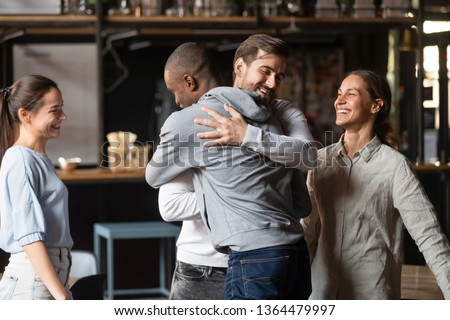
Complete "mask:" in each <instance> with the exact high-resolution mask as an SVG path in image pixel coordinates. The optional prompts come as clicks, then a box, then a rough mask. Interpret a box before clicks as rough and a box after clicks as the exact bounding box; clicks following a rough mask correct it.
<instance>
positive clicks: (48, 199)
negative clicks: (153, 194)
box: [0, 75, 73, 300]
mask: <svg viewBox="0 0 450 320" xmlns="http://www.w3.org/2000/svg"><path fill="white" fill-rule="evenodd" d="M62 108H63V100H62V96H61V92H60V90H59V89H58V86H57V84H56V83H55V82H53V81H52V80H50V79H48V78H46V77H43V76H40V75H29V76H25V77H23V78H21V79H19V80H17V81H16V82H15V83H14V84H13V85H12V86H10V87H6V88H3V89H1V90H0V123H1V125H0V248H1V249H2V250H3V251H5V252H7V253H10V259H9V263H8V265H7V266H6V268H5V271H4V273H3V277H2V279H1V280H0V299H22V300H24V299H27V300H40V299H41V300H49V299H71V297H72V296H71V294H70V291H69V290H68V279H69V272H70V265H71V256H70V249H71V248H72V245H73V241H72V237H71V235H70V230H69V215H68V192H67V188H66V187H65V185H64V184H63V182H62V181H61V180H60V179H59V177H58V175H57V174H56V171H55V168H54V166H53V163H52V161H51V160H50V159H49V158H48V157H47V155H46V153H45V150H46V144H47V141H48V140H50V139H54V138H56V137H58V136H59V132H60V128H61V123H62V121H63V120H65V119H66V114H65V113H64V111H63V109H62Z"/></svg>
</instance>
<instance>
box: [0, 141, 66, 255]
mask: <svg viewBox="0 0 450 320" xmlns="http://www.w3.org/2000/svg"><path fill="white" fill-rule="evenodd" d="M36 241H43V242H44V244H45V246H46V247H47V248H51V247H64V248H71V247H72V245H73V240H72V237H71V235H70V228H69V212H68V191H67V188H66V186H65V185H64V183H63V182H62V181H61V179H59V177H58V175H57V173H56V171H55V168H54V166H53V163H52V162H51V160H50V159H48V158H47V157H45V156H43V155H41V154H39V153H37V152H35V151H33V150H31V149H28V148H25V147H20V146H15V147H11V148H9V149H8V150H7V151H6V153H5V155H4V157H3V161H2V164H1V167H0V248H1V249H2V250H4V251H5V252H9V253H17V252H21V251H23V248H22V246H24V245H27V244H30V243H33V242H36Z"/></svg>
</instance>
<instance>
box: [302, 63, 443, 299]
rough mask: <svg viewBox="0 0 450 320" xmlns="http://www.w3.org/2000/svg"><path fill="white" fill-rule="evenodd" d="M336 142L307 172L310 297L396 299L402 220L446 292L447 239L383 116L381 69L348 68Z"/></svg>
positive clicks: (387, 104) (385, 90)
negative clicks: (339, 136)
mask: <svg viewBox="0 0 450 320" xmlns="http://www.w3.org/2000/svg"><path fill="white" fill-rule="evenodd" d="M334 108H335V110H336V124H337V125H339V126H341V127H343V128H344V129H345V132H344V134H343V135H342V137H341V139H340V141H339V142H337V143H335V144H333V145H330V146H327V147H325V148H323V149H321V150H319V153H318V163H319V166H318V167H317V168H315V169H313V170H311V171H310V172H309V173H308V178H307V185H308V189H309V192H310V196H311V202H312V205H313V210H312V213H311V215H310V216H309V217H307V218H305V219H303V220H302V224H303V227H304V229H305V237H306V240H307V243H308V246H309V250H310V255H311V263H312V265H311V272H312V274H311V281H312V294H311V297H310V299H400V297H401V292H400V288H401V283H400V281H401V270H402V264H403V261H402V259H403V226H405V227H406V229H407V230H408V232H409V233H410V235H411V237H412V238H413V239H414V240H415V242H416V244H417V246H418V248H419V250H420V251H421V252H422V253H423V255H424V257H425V260H426V262H427V264H428V266H429V267H430V269H431V271H432V272H433V274H434V275H435V277H436V279H437V283H438V285H439V287H440V288H441V290H442V293H443V294H444V297H445V298H446V299H450V246H449V242H448V239H447V238H446V236H445V234H443V232H442V230H441V227H440V225H439V220H438V218H437V216H436V212H435V209H434V208H433V205H432V204H431V202H430V201H429V199H428V197H427V195H426V193H425V191H424V189H423V187H422V186H421V184H420V182H419V180H418V179H417V178H416V176H415V175H414V173H413V171H412V170H411V166H410V163H409V161H408V160H407V159H406V158H405V157H404V156H403V155H402V154H401V153H400V152H398V151H397V150H396V149H395V147H396V145H397V144H396V141H395V138H394V135H393V132H392V127H391V125H390V124H389V119H388V117H389V112H390V109H391V91H390V89H389V85H388V82H387V81H386V79H385V78H384V77H383V76H381V75H380V74H378V73H376V72H373V71H369V70H357V71H353V72H351V73H349V74H348V75H347V76H346V77H345V78H344V80H343V81H342V83H341V86H340V88H339V90H338V95H337V98H336V101H335V103H334Z"/></svg>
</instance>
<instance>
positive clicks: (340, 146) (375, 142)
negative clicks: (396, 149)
mask: <svg viewBox="0 0 450 320" xmlns="http://www.w3.org/2000/svg"><path fill="white" fill-rule="evenodd" d="M343 139H344V135H342V136H341V137H340V138H339V142H338V143H337V145H336V151H337V153H338V154H339V155H340V156H343V155H346V154H347V153H346V152H345V148H344V140H343ZM381 145H382V143H381V141H380V139H379V138H378V136H377V135H375V136H374V137H373V138H372V140H370V142H369V143H368V144H366V145H365V146H364V147H363V148H362V149H361V150H359V151H358V152H357V153H359V154H360V155H361V157H362V158H363V159H364V161H366V162H369V161H370V159H371V158H372V156H373V155H374V153H375V152H376V151H377V150H378V149H379V148H380V146H381Z"/></svg>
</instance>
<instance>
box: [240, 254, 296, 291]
mask: <svg viewBox="0 0 450 320" xmlns="http://www.w3.org/2000/svg"><path fill="white" fill-rule="evenodd" d="M241 267H242V277H243V280H244V289H245V295H246V297H248V298H253V299H276V298H277V297H278V296H279V295H280V292H282V291H283V286H285V283H286V277H287V273H288V268H289V256H282V257H274V258H265V259H245V260H242V261H241Z"/></svg>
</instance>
